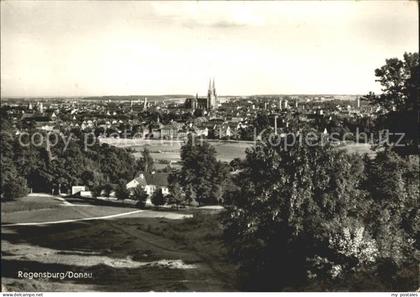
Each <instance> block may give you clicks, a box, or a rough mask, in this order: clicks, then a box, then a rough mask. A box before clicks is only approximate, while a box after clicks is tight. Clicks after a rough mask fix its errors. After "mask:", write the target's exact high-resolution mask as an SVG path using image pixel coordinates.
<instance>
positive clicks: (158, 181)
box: [126, 172, 169, 197]
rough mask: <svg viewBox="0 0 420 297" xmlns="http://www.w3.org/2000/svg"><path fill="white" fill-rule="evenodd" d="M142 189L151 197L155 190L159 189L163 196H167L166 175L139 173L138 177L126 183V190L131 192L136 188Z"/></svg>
mask: <svg viewBox="0 0 420 297" xmlns="http://www.w3.org/2000/svg"><path fill="white" fill-rule="evenodd" d="M138 186H141V187H143V189H144V191H145V192H146V193H147V195H149V197H151V196H152V195H153V193H154V192H155V191H156V190H157V189H161V190H162V193H163V195H168V194H169V188H168V173H151V174H149V173H143V172H142V173H140V174H139V176H138V177H136V178H134V179H133V180H131V181H130V182H129V183H127V185H126V187H127V189H128V190H130V191H133V190H134V189H135V188H136V187H138Z"/></svg>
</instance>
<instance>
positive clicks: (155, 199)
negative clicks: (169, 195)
mask: <svg viewBox="0 0 420 297" xmlns="http://www.w3.org/2000/svg"><path fill="white" fill-rule="evenodd" d="M152 203H153V204H154V205H156V206H159V205H164V204H165V203H166V197H165V196H164V195H163V193H162V189H158V190H156V191H155V192H154V193H153V195H152Z"/></svg>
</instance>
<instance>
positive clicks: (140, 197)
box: [131, 185, 149, 208]
mask: <svg viewBox="0 0 420 297" xmlns="http://www.w3.org/2000/svg"><path fill="white" fill-rule="evenodd" d="M131 197H132V199H134V200H136V201H138V202H137V206H138V207H140V208H144V207H145V206H146V202H147V198H148V197H149V195H147V193H146V191H145V190H144V189H143V187H142V186H141V185H138V186H137V187H135V188H134V190H133V193H132V195H131Z"/></svg>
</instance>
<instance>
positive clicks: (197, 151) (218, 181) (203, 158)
mask: <svg viewBox="0 0 420 297" xmlns="http://www.w3.org/2000/svg"><path fill="white" fill-rule="evenodd" d="M196 142H197V141H196V139H194V138H193V137H190V138H189V139H188V142H187V143H186V144H185V145H184V146H183V147H182V148H181V159H182V169H181V172H180V174H179V182H180V184H181V186H182V187H183V188H187V187H189V186H191V187H192V190H193V191H194V193H195V195H196V197H197V201H198V202H199V203H200V204H215V203H219V201H220V198H221V191H220V189H221V187H222V186H223V185H224V183H225V180H226V178H227V176H228V172H229V170H228V166H227V165H225V164H223V163H222V162H220V161H217V159H216V150H215V149H214V147H212V146H211V145H210V144H209V143H208V142H205V141H200V142H197V143H196ZM187 199H188V198H187Z"/></svg>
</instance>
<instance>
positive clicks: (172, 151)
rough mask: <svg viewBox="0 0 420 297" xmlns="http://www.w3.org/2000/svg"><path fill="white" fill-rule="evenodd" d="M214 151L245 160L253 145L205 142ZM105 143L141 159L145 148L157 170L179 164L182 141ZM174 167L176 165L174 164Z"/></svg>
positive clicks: (365, 147)
mask: <svg viewBox="0 0 420 297" xmlns="http://www.w3.org/2000/svg"><path fill="white" fill-rule="evenodd" d="M207 141H208V142H209V143H210V144H211V145H212V146H213V147H214V148H215V149H216V153H217V158H218V159H219V160H220V161H224V162H230V161H232V160H233V159H234V158H241V159H242V158H245V156H246V149H247V148H250V147H252V146H253V145H254V142H253V141H218V140H207ZM106 142H107V143H109V144H113V145H116V146H119V147H126V148H130V149H132V150H134V151H135V152H134V153H133V155H134V156H135V157H136V158H140V157H141V152H142V151H143V149H144V148H145V147H147V148H148V149H149V151H150V154H151V155H152V157H153V159H154V160H155V161H156V165H157V166H156V167H157V169H160V168H163V167H166V166H167V164H168V163H169V162H171V161H172V162H179V161H180V160H181V157H180V150H181V147H182V145H183V142H182V141H170V140H143V139H136V140H131V139H121V140H120V141H119V140H118V139H116V140H106ZM337 149H344V150H346V151H347V152H349V153H357V154H361V155H363V154H368V155H369V156H371V157H372V156H374V155H375V152H374V151H372V149H371V146H370V144H367V143H346V144H342V145H340V146H338V147H337ZM175 167H176V163H175Z"/></svg>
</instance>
